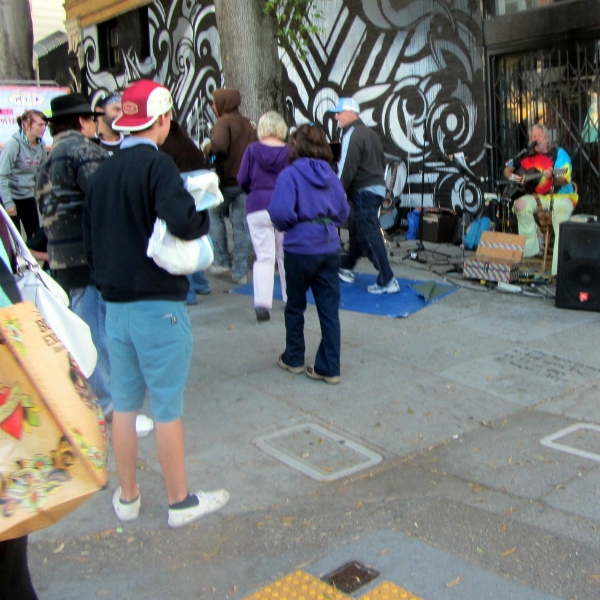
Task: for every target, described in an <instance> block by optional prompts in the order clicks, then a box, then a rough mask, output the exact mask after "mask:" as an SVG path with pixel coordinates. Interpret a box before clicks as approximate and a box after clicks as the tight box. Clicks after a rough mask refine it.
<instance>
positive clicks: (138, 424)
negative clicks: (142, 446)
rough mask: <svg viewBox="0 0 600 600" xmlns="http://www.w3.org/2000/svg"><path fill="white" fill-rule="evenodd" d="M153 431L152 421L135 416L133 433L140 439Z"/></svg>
mask: <svg viewBox="0 0 600 600" xmlns="http://www.w3.org/2000/svg"><path fill="white" fill-rule="evenodd" d="M153 429H154V421H153V420H152V419H151V418H150V417H147V416H146V415H137V417H136V418H135V433H136V435H137V436H138V437H139V438H141V437H146V436H147V435H148V434H149V433H150V432H151V431H152V430H153Z"/></svg>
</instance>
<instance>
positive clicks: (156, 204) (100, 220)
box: [83, 144, 209, 302]
mask: <svg viewBox="0 0 600 600" xmlns="http://www.w3.org/2000/svg"><path fill="white" fill-rule="evenodd" d="M157 217H160V218H161V219H163V220H164V221H165V222H166V224H167V227H168V229H169V231H170V232H171V233H172V234H173V235H174V236H176V237H178V238H181V239H184V240H193V239H196V238H199V237H200V236H202V235H205V234H206V233H208V229H209V219H208V214H207V212H206V211H203V212H196V207H195V204H194V199H193V198H192V196H191V195H190V194H189V193H188V192H187V191H186V190H185V188H184V187H183V182H182V180H181V177H180V176H179V171H178V169H177V167H176V166H175V163H174V162H173V160H172V159H171V158H169V157H168V156H167V155H166V154H164V153H163V152H159V151H158V150H157V149H156V148H155V147H154V146H150V145H147V144H140V145H136V146H133V147H131V148H125V149H121V151H120V152H118V153H117V154H115V155H114V156H111V157H110V158H109V159H108V160H106V162H105V163H104V164H103V165H102V166H101V167H100V168H99V169H98V170H97V171H96V173H94V175H93V177H92V179H91V180H90V184H89V188H88V193H87V196H86V202H85V206H84V215H83V225H84V227H83V237H84V247H85V251H86V256H87V260H88V264H89V265H90V268H91V273H92V279H93V280H94V282H95V283H96V285H97V286H98V287H99V288H100V291H101V293H102V297H103V298H104V300H106V301H107V302H131V301H135V300H181V301H182V302H184V301H185V299H186V295H187V290H188V279H187V277H185V276H183V275H171V274H170V273H168V272H167V271H165V270H164V269H162V268H160V267H159V266H158V265H157V264H156V263H155V262H154V261H153V260H152V259H151V258H148V257H147V256H146V249H147V247H148V240H149V238H150V235H151V234H152V229H153V227H154V222H155V220H156V218H157Z"/></svg>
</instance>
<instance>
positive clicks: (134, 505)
mask: <svg viewBox="0 0 600 600" xmlns="http://www.w3.org/2000/svg"><path fill="white" fill-rule="evenodd" d="M112 505H113V508H114V509H115V513H116V515H117V518H118V519H119V521H123V522H124V523H126V522H128V521H135V520H136V519H137V518H138V517H139V516H140V506H141V505H142V495H141V494H139V495H138V497H137V499H136V500H134V501H133V502H130V503H129V504H124V503H123V502H121V488H120V487H119V488H117V491H116V492H115V493H114V494H113V497H112Z"/></svg>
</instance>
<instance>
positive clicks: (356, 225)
mask: <svg viewBox="0 0 600 600" xmlns="http://www.w3.org/2000/svg"><path fill="white" fill-rule="evenodd" d="M331 112H333V113H335V119H336V121H337V122H338V124H339V126H340V127H341V128H342V148H341V154H340V160H339V162H338V174H339V177H340V180H341V182H342V185H343V186H344V190H346V194H347V196H348V199H349V201H350V204H351V205H352V214H351V216H350V221H349V224H348V228H349V234H350V247H349V251H348V253H347V254H343V255H342V268H341V269H340V279H341V280H342V281H345V282H346V283H354V273H353V272H352V269H354V267H355V265H356V263H357V261H358V259H359V258H360V257H361V256H366V257H367V258H368V259H369V260H370V261H371V262H372V263H373V266H374V267H375V268H376V269H377V271H379V275H378V276H377V281H376V283H374V284H373V285H370V286H369V287H368V288H367V291H368V292H370V293H371V294H395V293H397V292H399V291H400V286H399V285H398V282H397V281H396V278H395V277H394V273H393V271H392V268H391V267H390V262H389V260H388V256H387V250H386V248H385V242H384V240H383V234H382V232H381V226H380V224H379V207H380V206H381V203H382V202H383V199H384V198H385V191H386V187H385V179H384V176H383V174H384V172H385V157H384V154H383V145H382V143H381V140H380V139H379V136H378V135H377V134H376V133H375V132H374V131H373V130H372V129H370V128H369V127H367V126H366V125H365V124H364V123H363V122H362V121H361V119H360V117H359V116H358V115H359V113H360V107H359V105H358V103H357V102H356V100H354V99H352V98H340V100H339V102H338V103H337V105H336V106H335V107H334V108H332V109H331Z"/></svg>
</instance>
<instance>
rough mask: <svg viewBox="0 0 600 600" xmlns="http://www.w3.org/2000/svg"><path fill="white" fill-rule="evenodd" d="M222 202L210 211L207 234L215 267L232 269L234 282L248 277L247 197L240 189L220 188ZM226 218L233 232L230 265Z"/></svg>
mask: <svg viewBox="0 0 600 600" xmlns="http://www.w3.org/2000/svg"><path fill="white" fill-rule="evenodd" d="M222 192H223V198H224V200H223V203H222V204H220V205H219V206H217V207H216V208H213V209H211V210H210V235H211V237H212V239H213V244H214V253H215V265H220V266H224V267H231V271H232V275H233V278H234V279H235V280H236V281H237V280H238V279H242V277H247V276H248V268H249V265H250V250H251V248H252V244H251V242H250V232H249V231H248V223H247V222H246V198H247V197H248V195H247V194H246V193H244V192H243V191H242V188H241V187H228V188H223V190H222ZM225 217H229V219H230V221H231V229H232V232H233V263H232V261H231V259H230V257H229V248H228V246H227V228H226V226H225Z"/></svg>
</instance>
